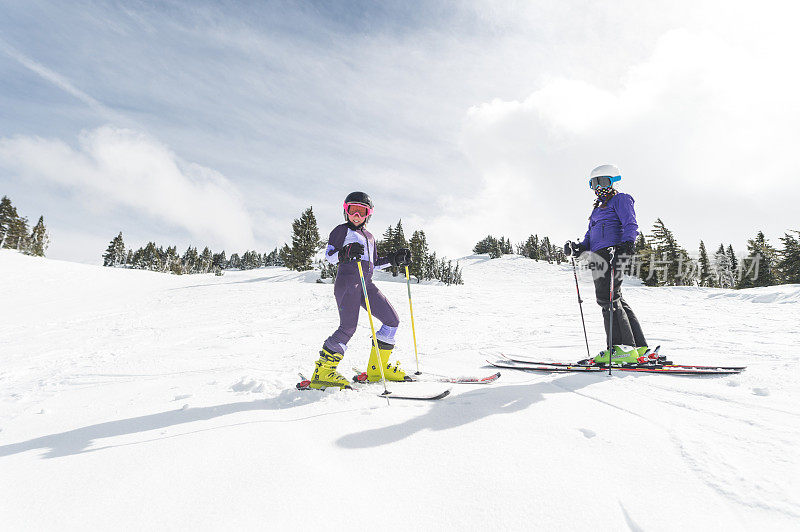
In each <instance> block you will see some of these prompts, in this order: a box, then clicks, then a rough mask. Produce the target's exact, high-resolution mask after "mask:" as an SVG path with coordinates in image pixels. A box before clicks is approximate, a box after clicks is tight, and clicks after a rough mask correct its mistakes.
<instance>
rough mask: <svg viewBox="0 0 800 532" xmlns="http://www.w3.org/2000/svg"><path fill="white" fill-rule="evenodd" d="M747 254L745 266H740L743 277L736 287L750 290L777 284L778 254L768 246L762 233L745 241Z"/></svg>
mask: <svg viewBox="0 0 800 532" xmlns="http://www.w3.org/2000/svg"><path fill="white" fill-rule="evenodd" d="M747 254H748V257H747V264H746V265H744V264H743V265H742V268H741V270H742V271H743V275H742V278H741V279H740V280H739V285H738V287H739V288H752V287H756V286H772V285H774V284H777V282H778V279H777V277H776V271H775V265H776V264H777V261H778V252H777V250H776V249H775V248H774V247H772V245H770V243H769V241H768V240H767V238H766V237H765V236H764V233H763V232H762V231H759V232H758V234H757V235H756V237H755V238H753V239H750V240H748V241H747Z"/></svg>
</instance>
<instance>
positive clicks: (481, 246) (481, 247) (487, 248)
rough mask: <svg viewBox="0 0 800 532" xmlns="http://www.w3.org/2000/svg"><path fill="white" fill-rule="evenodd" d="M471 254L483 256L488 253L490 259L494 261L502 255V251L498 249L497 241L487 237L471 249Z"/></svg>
mask: <svg viewBox="0 0 800 532" xmlns="http://www.w3.org/2000/svg"><path fill="white" fill-rule="evenodd" d="M472 252H473V253H475V254H476V255H483V254H484V253H488V254H489V256H491V258H493V259H495V258H497V257H499V256H500V254H502V250H501V249H500V241H499V240H497V239H496V238H495V237H493V236H492V235H489V236H487V237H486V238H484V239H483V240H481V241H480V242H478V243H477V244H475V247H474V248H473V249H472Z"/></svg>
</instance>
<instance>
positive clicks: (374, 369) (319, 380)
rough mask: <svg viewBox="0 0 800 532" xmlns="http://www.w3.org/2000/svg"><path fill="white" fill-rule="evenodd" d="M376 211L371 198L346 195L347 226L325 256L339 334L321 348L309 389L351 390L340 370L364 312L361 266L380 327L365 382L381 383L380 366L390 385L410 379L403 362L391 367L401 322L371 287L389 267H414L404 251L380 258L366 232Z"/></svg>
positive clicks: (335, 234)
mask: <svg viewBox="0 0 800 532" xmlns="http://www.w3.org/2000/svg"><path fill="white" fill-rule="evenodd" d="M372 211H373V205H372V200H371V199H370V197H369V196H368V195H367V194H365V193H363V192H352V193H350V194H348V195H347V198H345V200H344V219H345V223H343V224H341V225H338V226H336V227H335V228H334V229H333V231H331V234H330V237H329V238H328V247H327V249H326V250H325V256H326V258H327V260H328V262H330V263H331V264H333V265H338V267H339V269H338V272H337V274H336V281H335V283H334V286H333V294H334V296H335V297H336V305H337V306H338V308H339V328H338V329H336V331H335V332H334V333H333V334H332V335H331V336H329V337H328V339H327V340H325V342H324V343H323V344H322V351H320V352H319V360H317V361H316V363H315V364H314V377H313V378H312V379H311V383H310V385H309V387H311V388H317V389H322V388H327V387H329V386H338V387H339V388H346V387H349V384H350V382H349V381H348V380H347V379H346V378H345V377H344V376H342V375H341V374H340V373H339V372H338V371H336V367H337V366H338V365H339V362H341V360H342V357H343V356H344V352H345V350H346V349H347V342H348V341H350V338H351V337H352V336H353V334H354V333H355V332H356V325H357V324H358V314H359V312H360V310H361V307H364V308H366V304H365V301H364V292H363V290H362V287H361V278H360V276H359V273H358V265H357V263H356V261H361V266H362V268H363V270H364V281H365V283H366V285H367V294H368V296H369V304H370V308H371V310H372V314H373V315H374V316H375V317H376V318H378V320H380V321H381V323H382V326H381V328H380V329H379V330H378V331H377V333H376V334H375V335H376V337H377V340H378V345H374V343H373V346H372V351H371V352H370V355H369V362H368V363H367V378H368V379H369V380H370V381H372V382H375V381H379V380H380V379H381V370H380V368H379V367H378V364H381V365H382V366H383V368H384V370H383V371H384V374H385V375H386V380H390V381H404V380H406V374H405V372H403V371H402V370H401V369H400V368H399V362H398V363H396V364H395V365H394V366H392V365H391V364H390V363H389V355H390V354H391V353H392V348H394V334H395V332H396V331H397V326H398V325H399V323H400V318H399V317H398V316H397V312H395V310H394V308H393V307H392V304H391V303H389V301H388V300H387V299H386V297H385V296H384V295H383V294H382V293H381V291H380V290H378V287H377V286H375V284H374V283H373V282H372V272H373V270H381V269H384V268H387V267H389V266H407V265H409V264H411V251H409V250H408V249H406V248H401V249H398V250H396V251H394V252H392V253H390V254H389V256H388V257H380V258H379V257H378V253H377V250H376V248H375V238H374V237H373V236H372V234H371V233H370V232H369V231H367V230H366V225H367V222H369V219H370V218H371V216H372Z"/></svg>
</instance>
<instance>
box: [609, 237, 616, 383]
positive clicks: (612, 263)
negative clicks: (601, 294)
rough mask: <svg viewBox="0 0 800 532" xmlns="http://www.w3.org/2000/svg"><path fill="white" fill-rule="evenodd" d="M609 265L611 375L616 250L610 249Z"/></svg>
mask: <svg viewBox="0 0 800 532" xmlns="http://www.w3.org/2000/svg"><path fill="white" fill-rule="evenodd" d="M609 249H611V263H610V264H609V267H610V270H611V272H610V273H611V289H610V290H609V291H608V304H609V307H608V374H609V375H611V355H612V354H613V352H614V351H613V349H614V278H615V277H616V271H615V268H614V263H615V262H616V261H615V260H614V259H615V258H616V250H615V249H614V248H613V247H611V248H609Z"/></svg>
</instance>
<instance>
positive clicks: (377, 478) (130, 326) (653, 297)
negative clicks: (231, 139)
mask: <svg viewBox="0 0 800 532" xmlns="http://www.w3.org/2000/svg"><path fill="white" fill-rule="evenodd" d="M462 265H464V266H465V267H466V268H465V272H464V278H465V282H466V283H467V284H466V285H465V286H461V287H444V286H434V285H415V286H413V290H414V311H415V317H416V319H417V338H418V340H419V344H420V350H421V357H422V366H423V369H427V370H428V371H431V372H437V373H448V374H481V375H483V374H489V373H491V372H492V371H491V370H490V369H488V368H485V367H484V366H485V359H486V358H487V356H490V357H491V354H492V353H498V352H506V353H520V354H521V353H524V354H526V355H528V356H534V357H536V358H541V359H551V360H563V361H571V360H576V359H578V358H583V357H584V356H585V354H586V351H585V347H584V345H583V335H582V332H581V329H580V318H579V314H578V309H577V304H576V298H575V287H574V283H573V279H572V271H571V269H569V268H565V267H563V266H561V267H559V266H552V265H547V264H541V263H536V262H534V261H531V260H527V259H522V258H516V257H506V258H503V259H498V260H493V261H489V260H486V259H485V258H480V257H471V258H468V259H466V260H464V261H462ZM379 286H380V287H381V289H382V290H384V291H385V293H386V294H387V295H388V297H389V298H390V300H391V301H392V302H394V304H395V307H396V308H397V310H398V312H399V313H400V315H401V318H402V319H403V320H404V322H403V328H402V329H401V330H400V332H399V343H398V348H397V349H396V354H397V358H399V359H401V360H402V361H403V363H404V365H405V366H406V367H407V368H409V369H413V368H414V352H413V347H412V344H411V331H410V327H408V319H407V318H408V306H407V298H406V287H405V285H404V284H403V283H397V282H382V281H381V282H379ZM582 290H583V291H584V292H583V293H584V296H585V299H586V300H587V302H586V304H585V311H586V316H587V321H588V327H589V330H590V341H591V344H592V349H593V351H594V350H599V349H600V348H601V347H602V344H603V341H604V340H603V334H602V323H601V319H600V313H599V309H598V307H597V306H596V305H595V304H594V301H593V297H592V291H591V285H590V279H589V278H588V277H587V278H586V280H585V281H584V282H583V284H582ZM625 294H626V298H627V299H628V300H629V301H630V303H631V305H632V306H633V308H634V309H635V310H636V311H637V313H638V315H639V317H640V319H641V321H642V322H643V324H644V327H645V333H646V334H647V335H648V336H649V338H650V340H651V343H652V344H659V343H660V344H662V345H663V346H664V347H663V352H664V353H666V354H669V355H670V358H671V359H673V360H675V361H679V362H688V363H698V364H703V363H728V364H746V365H748V370H747V371H746V372H745V373H743V374H742V375H738V376H732V377H731V376H724V377H710V376H704V377H689V378H687V377H677V376H666V375H614V376H612V377H608V376H607V375H600V374H571V375H547V374H538V375H537V374H527V373H515V372H512V371H508V372H504V373H503V376H502V377H501V379H500V380H499V381H497V382H496V383H495V384H493V385H490V386H480V385H456V386H454V387H453V392H452V395H451V396H450V397H448V398H446V399H444V400H442V401H439V402H436V403H421V404H420V403H409V402H405V403H404V402H402V401H391V402H390V404H387V401H386V400H384V399H381V398H379V397H377V396H376V395H375V394H373V393H371V391H372V390H365V391H360V392H328V393H319V392H313V391H311V392H298V391H296V390H294V389H293V386H294V384H295V382H296V381H297V380H298V378H297V372H298V371H302V372H304V373H310V370H311V368H312V365H313V361H314V359H315V358H316V353H317V351H318V350H319V347H320V345H321V343H322V341H323V340H324V339H325V337H326V336H327V335H328V334H329V333H330V332H331V331H332V330H333V328H335V326H336V324H337V318H336V307H335V304H334V300H333V297H332V287H331V286H330V285H322V284H316V283H314V282H313V276H311V275H301V274H297V273H293V272H288V271H287V270H284V269H281V268H270V269H265V270H255V271H249V272H228V273H226V274H225V276H223V277H214V276H211V275H209V276H181V277H178V276H170V275H163V274H156V273H149V272H141V271H128V270H114V269H109V268H100V267H92V266H86V265H79V264H72V263H66V262H59V261H53V260H46V259H34V258H30V257H24V256H21V255H19V254H17V253H14V252H9V251H0V298H2V302H1V303H0V308H2V317H1V319H0V472H1V473H0V501H1V502H0V520H1V521H2V523H3V524H2V528H3V529H5V530H16V529H42V528H47V529H52V528H58V529H107V528H125V529H142V528H158V529H162V528H171V529H177V528H180V529H232V528H235V527H238V526H256V527H259V528H262V529H263V528H266V529H282V528H287V527H295V528H296V527H317V526H320V527H326V528H327V527H332V528H334V529H344V528H347V529H367V528H372V529H375V528H379V529H381V530H407V529H429V530H437V529H442V528H445V529H486V528H489V527H494V528H501V529H511V528H516V529H521V528H526V529H561V530H567V529H569V530H589V529H598V528H599V529H606V530H626V529H633V530H638V529H644V530H674V529H696V530H699V529H715V530H723V529H724V530H741V529H748V530H766V529H772V530H775V529H787V530H788V529H795V530H796V529H797V527H798V522H800V467H799V466H798V464H799V463H800V459H798V455H799V454H800V453H798V450H800V445H799V444H800V379H799V378H798V377H800V372H799V371H798V362H799V360H798V359H799V358H800V355H798V351H797V350H796V349H795V346H797V345H800V333H799V332H798V330H799V328H798V317H800V287H799V286H796V285H795V286H783V287H776V288H767V289H755V290H747V291H741V292H734V291H721V290H715V289H690V288H673V289H652V288H646V287H641V286H639V287H632V286H630V285H629V286H627V287H626V290H625ZM368 347H369V328H368V322H367V320H366V319H365V316H363V314H362V320H361V324H360V329H359V331H358V332H357V334H356V337H355V338H354V340H353V341H352V342H351V348H350V350H349V351H348V353H347V356H346V357H345V360H344V361H343V363H342V366H341V367H342V368H344V369H349V368H350V367H351V366H353V365H360V366H363V365H364V364H365V363H366V358H367V352H368ZM593 354H594V353H593ZM492 358H493V357H492ZM395 386H396V387H397V388H400V386H431V385H428V384H423V385H417V384H412V385H395ZM435 386H438V385H435ZM375 391H377V389H376V390H375Z"/></svg>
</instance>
